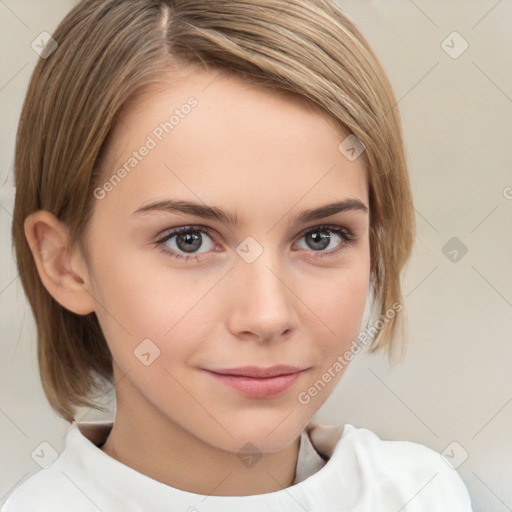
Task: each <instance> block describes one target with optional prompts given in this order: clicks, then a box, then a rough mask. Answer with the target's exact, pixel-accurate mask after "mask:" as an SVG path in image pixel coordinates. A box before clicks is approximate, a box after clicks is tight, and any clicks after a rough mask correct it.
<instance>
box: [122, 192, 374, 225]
mask: <svg viewBox="0 0 512 512" xmlns="http://www.w3.org/2000/svg"><path fill="white" fill-rule="evenodd" d="M153 211H157V212H169V213H176V212H180V213H185V214H189V215H195V216H196V217H201V218H203V219H210V220H217V221H220V222H222V223H224V224H228V225H230V226H236V225H238V224H239V223H240V218H239V217H238V214H237V213H236V212H229V211H224V210H222V209H220V208H217V207H215V206H207V205H204V204H199V203H194V202H190V201H180V200H173V199H166V200H162V201H156V202H153V203H150V204H148V205H146V206H142V207H140V208H139V209H137V210H135V211H134V212H133V213H132V214H131V216H137V215H141V214H145V213H148V212H153ZM345 211H363V212H366V213H368V207H367V206H366V205H365V204H364V203H363V202H362V201H360V200H359V199H355V198H348V199H344V200H342V201H336V202H334V203H329V204H325V205H322V206H320V207H318V208H313V209H310V210H304V211H302V212H301V213H300V214H299V215H298V216H297V217H296V218H295V221H296V222H298V223H305V222H309V221H313V220H319V219H323V218H324V217H329V216H331V215H335V214H336V213H340V212H345Z"/></svg>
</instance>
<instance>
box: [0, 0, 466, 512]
mask: <svg viewBox="0 0 512 512" xmlns="http://www.w3.org/2000/svg"><path fill="white" fill-rule="evenodd" d="M52 37H53V40H54V41H51V40H50V41H49V42H48V44H47V45H46V47H45V53H44V54H43V55H42V58H41V60H40V61H39V62H38V64H37V66H36V69H35V71H34V73H33V76H32V80H31V83H30V86H29V89H28V92H27V96H26V101H25V104H24V107H23V111H22V115H21V119H20V125H19V131H18V136H17V146H16V155H15V178H16V201H15V208H14V221H13V230H12V234H13V240H14V244H15V249H16V257H17V264H18V269H19V273H20V277H21V279H22V282H23V286H24V289H25V291H26V294H27V296H28V299H29V301H30V304H31V307H32V310H33V313H34V317H35V320H36V324H37V329H38V355H39V364H40V370H41V378H42V382H43V385H44V390H45V392H46V395H47V397H48V400H49V402H50V404H51V405H52V406H53V408H54V409H55V411H57V413H58V414H59V415H61V416H62V417H63V418H65V419H66V420H68V421H69V422H70V423H71V427H70V429H69V431H68V433H67V437H66V445H65V449H64V451H63V452H62V453H61V454H60V455H59V457H58V458H57V459H56V460H55V461H53V463H51V464H50V465H49V466H48V467H47V468H45V469H44V470H41V471H40V472H38V473H36V474H35V475H33V476H31V477H30V478H29V479H28V480H26V481H25V482H23V483H22V484H21V485H20V486H19V487H18V488H17V489H15V490H14V491H13V493H12V494H11V495H10V496H9V497H8V499H7V501H6V503H5V504H4V506H3V508H2V510H3V511H4V512H11V511H13V512H14V511H21V510H31V511H34V512H35V511H43V510H48V511H50V510H51V511H53V512H55V511H57V510H66V511H69V510H73V511H92V510H101V511H103V512H109V511H123V512H128V511H136V510H144V511H152V512H153V511H164V510H165V511H175V510H176V511H178V510H180V511H184V510H188V511H201V512H203V511H213V510H216V511H220V510H222V511H235V510H236V511H239V510H245V511H249V510H253V511H263V510H276V511H284V510H289V511H291V510H297V511H299V510H315V511H316V510H317V511H327V510H329V511H331V510H343V511H356V510H357V511H363V510H364V511H369V510H378V511H380V512H385V511H397V510H401V511H413V510H414V511H420V510H421V511H426V510H429V511H431V512H433V511H450V512H455V511H460V512H463V511H464V512H467V511H470V510H471V504H470V499H469V496H468V493H467V490H466V488H465V486H464V483H463V482H462V480H461V478H460V477H459V476H458V474H457V472H456V471H455V469H453V468H452V467H451V466H450V465H449V464H448V463H447V462H446V461H445V460H443V459H442V457H441V456H440V454H438V453H437V452H435V451H433V450H431V449H430V448H427V447H426V446H423V445H420V444H417V443H413V442H407V441H384V440H381V439H379V437H378V436H377V435H376V434H374V433H373V432H371V431H370V430H368V429H365V428H363V427H355V426H353V425H351V424H345V425H332V426H328V425H315V424H313V423H311V418H312V417H313V415H314V414H315V413H316V411H317V410H318V409H319V408H320V406H321V405H322V404H323V403H324V402H325V400H326V399H327V398H328V396H329V395H330V393H331V392H332V390H333V388H334V387H335V385H336V384H337V382H338V381H339V380H340V378H341V376H342V374H343V372H344V370H345V368H346V366H347V364H348V363H349V362H350V360H351V359H352V357H353V355H354V354H355V353H357V352H358V351H359V350H360V349H361V345H362V344H368V345H369V348H370V350H371V351H372V352H373V351H376V350H386V351H387V352H388V354H389V355H391V353H392V348H393V346H396V343H397V342H396V341H395V340H396V336H395V334H396V331H397V327H398V326H399V325H402V326H405V323H404V320H403V318H402V317H403V315H404V313H403V312H402V309H403V304H402V296H401V291H400V273H401V270H402V268H403V266H404V264H405V263H406V262H407V260H408V258H409V256H410V253H411V247H412V244H413V240H414V215H413V207H412V197H411V190H410V185H409V178H408V171H407V165H406V160H405V157H404V149H403V141H402V134H401V126H400V115H399V112H398V109H397V107H396V99H395V97H394V94H393V92H392V89H391V87H390V84H389V81H388V79H387V77H386V75H385V73H384V71H383V69H382V67H381V65H380V63H379V61H378V59H377V57H376V56H375V54H374V52H373V51H372V50H371V48H370V47H369V45H368V43H367V42H366V40H365V39H364V37H363V36H362V34H361V33H360V32H359V31H358V29H357V28H356V27H355V26H354V24H353V23H352V22H351V21H350V19H349V18H348V17H347V16H346V15H345V14H344V13H343V12H342V10H341V9H340V8H339V7H338V6H337V5H336V4H335V3H334V2H330V1H328V0H294V1H291V2H290V1H287V0H241V1H240V0H237V1H224V0H208V1H207V0H188V1H186V0H128V1H126V0H125V1H122V2H121V1H119V0H84V1H81V2H79V3H78V4H77V5H76V6H75V7H74V8H73V9H72V10H71V12H70V13H69V14H68V15H67V16H66V17H65V19H64V20H63V21H62V22H61V24H60V25H59V27H58V28H57V30H56V31H55V33H54V34H53V36H52ZM369 298H371V299H372V301H373V302H374V303H375V304H376V305H377V307H376V314H375V315H374V317H373V318H371V320H370V321H369V323H368V325H367V326H366V328H367V329H369V330H370V333H371V336H370V338H368V336H367V335H366V334H367V333H366V332H365V331H363V332H361V327H362V325H361V324H362V320H363V315H364V312H365V306H366V304H367V299H369ZM109 382H110V383H111V384H112V385H114V386H115V396H116V411H115V418H114V420H113V421H112V422H106V423H105V422H103V423H93V424H85V423H80V422H77V421H76V420H75V416H76V408H77V407H79V406H91V407H95V406H97V402H96V400H97V398H98V396H99V395H100V394H101V393H102V392H105V389H106V387H105V386H104V384H107V385H108V383H109Z"/></svg>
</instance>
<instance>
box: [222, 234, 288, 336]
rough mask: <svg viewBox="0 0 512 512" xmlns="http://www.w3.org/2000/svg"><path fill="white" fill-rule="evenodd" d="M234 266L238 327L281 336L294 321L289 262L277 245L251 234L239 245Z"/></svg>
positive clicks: (242, 329) (234, 299) (267, 334)
mask: <svg viewBox="0 0 512 512" xmlns="http://www.w3.org/2000/svg"><path fill="white" fill-rule="evenodd" d="M236 252H237V254H238V256H239V259H238V260H237V261H236V263H235V267H234V269H233V274H232V275H233V278H234V279H235V286H234V287H233V288H234V289H235V290H236V291H235V296H234V297H233V308H234V309H233V311H234V313H235V314H234V316H233V318H235V319H236V321H235V324H236V327H235V330H239V331H252V332H253V333H256V334H258V335H260V336H261V337H272V336H278V335H280V334H281V333H282V332H283V331H285V330H287V329H289V328H290V327H291V326H292V324H293V305H292V304H291V300H292V299H293V294H292V293H291V291H290V289H289V286H290V285H289V284H288V283H287V275H286V274H287V273H286V271H285V270H284V269H285V268H286V263H285V262H284V259H283V255H282V254H280V252H279V250H278V248H276V247H269V246H267V247H263V245H261V244H260V243H259V242H258V241H256V240H255V239H254V238H252V237H247V238H246V239H245V240H244V241H243V242H242V243H241V244H239V246H238V247H237V249H236Z"/></svg>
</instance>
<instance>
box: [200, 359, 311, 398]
mask: <svg viewBox="0 0 512 512" xmlns="http://www.w3.org/2000/svg"><path fill="white" fill-rule="evenodd" d="M305 370H306V369H305V368H304V369H303V368H299V367H296V366H288V365H278V366H272V367H270V368H261V367H257V366H244V367H241V368H227V369H220V370H206V371H207V372H208V373H209V374H210V375H211V376H212V377H213V378H214V379H216V380H217V381H218V382H221V383H223V384H224V385H227V386H229V387H231V388H233V389H236V390H237V391H238V392H240V393H242V394H243V395H245V396H247V397H251V398H272V397H275V396H279V395H281V394H282V393H284V392H285V391H286V390H287V389H289V388H290V387H291V386H292V385H293V384H294V383H295V382H296V381H297V380H298V379H299V378H300V376H301V375H302V374H303V373H304V371H305Z"/></svg>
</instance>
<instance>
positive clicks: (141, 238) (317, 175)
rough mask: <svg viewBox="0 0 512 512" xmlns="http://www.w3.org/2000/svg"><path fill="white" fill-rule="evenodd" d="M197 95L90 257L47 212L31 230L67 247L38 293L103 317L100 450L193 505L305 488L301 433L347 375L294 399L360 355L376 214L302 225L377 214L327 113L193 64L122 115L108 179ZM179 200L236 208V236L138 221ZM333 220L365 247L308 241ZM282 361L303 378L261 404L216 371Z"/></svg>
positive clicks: (190, 219)
mask: <svg viewBox="0 0 512 512" xmlns="http://www.w3.org/2000/svg"><path fill="white" fill-rule="evenodd" d="M190 96H194V97H195V98H196V99H197V101H198V105H197V106H196V107H195V108H193V109H192V110H191V112H190V114H188V115H187V116H185V117H184V118H183V119H180V123H179V125H177V126H176V127H175V128H174V130H173V131H172V132H171V133H169V134H167V135H165V137H164V138H163V140H162V141H161V142H159V143H158V145H157V147H156V148H154V149H152V150H151V151H150V152H149V154H148V155H147V156H146V157H144V158H143V159H142V161H140V162H139V163H138V165H137V166H136V167H135V168H134V169H133V170H132V171H131V172H130V173H129V174H128V175H127V176H126V177H124V178H123V180H122V181H121V183H119V184H117V186H116V187H114V188H113V190H111V191H110V192H109V193H108V194H106V196H105V197H104V198H103V199H101V200H99V199H94V198H93V199H92V200H93V201H94V203H95V204H94V213H93V217H92V220H91V223H90V225H89V229H88V231H87V237H86V247H87V251H86V253H83V254H82V253H80V252H79V251H78V250H75V251H71V250H70V249H69V247H68V245H67V241H68V238H67V235H68V231H67V228H66V226H65V225H64V224H63V223H61V222H60V221H59V220H58V219H56V218H55V217H54V216H53V215H52V214H51V213H49V212H47V211H39V212H36V213H34V214H32V215H31V216H29V217H28V218H27V219H26V222H25V233H26V237H27V240H28V242H29V244H30V246H31V247H33V250H34V248H35V247H37V246H38V245H37V244H40V245H39V247H43V248H44V245H45V243H48V242H47V240H51V241H52V243H53V244H54V245H55V246H57V247H58V251H57V253H56V254H55V256H53V257H52V258H50V259H49V260H47V261H42V260H41V259H40V258H38V257H35V261H36V264H37V267H38V271H39V274H40V276H41V279H42V282H43V283H44V285H45V287H46V288H47V289H48V291H49V292H50V293H51V294H52V296H53V297H54V298H55V299H56V300H57V301H58V302H59V303H60V304H61V305H63V306H64V307H65V308H67V309H69V310H70V311H73V312H75V313H77V314H88V313H90V312H92V311H94V312H95V313H96V315H97V317H98V320H99V322H100V325H101V327H102V329H103V332H104V333H105V337H106V339H107V341H108V345H109V348H110V350H111V352H112V355H113V359H114V376H115V380H116V398H117V409H116V413H115V419H114V426H113V429H112V432H111V434H110V436H109V437H108V439H107V441H106V443H105V444H104V445H103V446H102V447H101V449H102V450H103V451H104V452H105V453H106V454H108V455H110V456H111V457H114V458H115V459H117V460H119V461H120V462H122V463H124V464H126V465H128V466H130V467H132V468H134V469H135V470H137V471H139V472H141V473H143V474H145V475H148V476H150V477H152V478H154V479H156V480H159V481H161V482H163V483H165V484H168V485H170V486H173V487H176V488H179V489H183V490H186V491H189V492H195V493H199V494H212V495H218V496H229V495H232V496H241V495H251V494H261V493H268V492H273V491H277V490H279V489H281V488H283V487H288V486H290V485H291V483H292V482H293V480H294V478H295V467H296V463H297V456H298V449H299V436H300V433H301V431H302V429H303V428H304V427H305V426H306V425H307V424H308V423H309V421H310V420H311V418H312V416H313V415H314V414H315V412H316V411H317V410H318V409H319V408H320V406H321V405H322V404H323V403H324V402H325V400H326V399H327V398H328V396H329V395H330V393H331V392H332V390H333V389H334V387H335V385H336V383H337V382H338V381H339V379H340V378H341V376H342V374H343V371H339V372H338V373H336V377H335V378H333V379H332V380H331V381H330V382H329V383H328V384H326V385H325V388H324V389H323V390H322V391H321V392H319V393H318V394H317V396H315V397H313V398H311V400H310V401H309V402H308V403H307V404H302V403H300V402H299V401H298V398H297V397H298V394H299V393H300V392H301V391H305V390H307V389H308V388H309V387H310V386H312V385H313V384H314V383H315V382H316V381H318V379H320V378H321V376H322V374H323V373H324V372H325V371H326V370H327V369H328V368H329V367H332V365H333V363H334V362H335V361H336V358H337V357H338V356H339V355H340V354H343V353H344V352H345V350H347V349H350V348H351V346H352V342H353V341H354V340H355V338H356V337H357V334H358V333H359V330H360V327H361V321H362V318H363V313H364V308H365V303H366V298H367V295H368V290H369V277H370V252H369V238H368V228H369V214H368V212H365V211H362V210H348V211H344V212H340V213H337V214H335V215H331V216H329V217H325V218H323V219H320V220H313V221H309V222H306V223H300V222H299V223H297V222H296V221H295V220H294V219H295V218H296V217H297V215H298V214H299V213H300V212H301V211H303V210H306V209H311V208H317V207H319V206H322V205H324V204H326V203H331V202H334V201H338V200H343V199H347V198H357V199H359V200H360V201H361V202H363V203H364V204H365V205H366V206H367V207H369V203H368V192H367V181H366V177H365V173H364V169H363V164H362V162H361V159H360V158H358V159H356V160H355V161H349V160H348V159H347V158H345V156H344V155H343V154H342V153H341V152H340V151H339V150H338V145H339V144H340V142H341V141H342V140H343V139H344V138H345V137H346V136H347V135H348V132H345V131H343V130H341V129H340V128H339V127H337V126H336V124H335V123H334V120H333V119H332V118H330V117H329V115H327V114H326V113H325V112H324V111H322V110H320V109H319V108H318V107H317V106H316V105H314V104H312V103H310V102H308V101H307V100H305V99H303V98H299V97H297V96H294V95H292V94H291V93H287V92H283V91H277V90H270V89H266V88H262V87H261V86H258V85H255V84H251V83H250V82H248V81H244V80H241V79H240V78H236V77H233V76H229V75H224V74H221V75H218V74H217V73H214V72H209V71H204V70H201V69H198V68H195V67H192V66H191V67H181V68H179V70H178V71H177V70H174V73H173V75H172V82H171V81H169V84H168V85H167V87H165V88H162V87H161V88H159V89H156V88H155V89H151V90H149V89H148V91H147V92H146V94H145V95H143V96H142V97H140V98H138V99H137V100H136V101H135V102H132V103H131V104H130V105H129V106H128V108H127V109H126V110H125V111H124V112H123V113H122V114H121V115H120V118H121V119H122V123H119V124H118V125H117V127H116V130H115V132H114V137H113V139H112V145H111V147H110V148H109V152H108V159H109V166H108V168H107V170H106V176H107V178H106V179H108V177H110V176H111V175H112V174H113V172H115V170H117V169H118V168H119V166H121V165H122V164H123V163H124V162H125V161H126V160H127V159H128V157H129V156H130V155H131V154H132V152H133V151H135V150H137V149H138V148H140V146H141V145H142V144H144V142H145V141H146V137H147V136H148V135H150V134H151V133H152V131H153V130H154V128H155V126H157V125H159V123H161V122H162V121H164V120H167V119H168V118H169V116H170V115H171V113H172V111H173V110H174V109H175V108H179V107H180V106H181V105H183V104H184V103H186V101H187V98H189V97H190ZM153 138H155V137H153ZM169 198H173V199H181V200H189V201H195V202H199V203H201V204H207V205H209V206H216V207H218V208H222V209H223V210H229V211H232V212H235V211H236V212H237V214H238V217H239V219H240V224H239V225H237V226H230V225H228V224H225V223H223V222H221V221H218V220H210V219H203V218H201V217H197V216H194V215H190V214H183V213H172V212H148V213H146V214H144V215H138V216H137V215H132V213H133V212H134V211H135V210H137V209H138V208H140V207H141V206H143V205H147V204H148V203H151V202H153V201H156V200H163V199H169ZM322 224H329V225H331V226H335V227H336V226H337V227H341V228H345V229H348V230H350V232H351V233H352V235H353V236H354V238H355V240H354V241H353V242H352V243H351V244H348V243H347V242H346V241H345V240H343V239H342V238H340V237H339V236H337V235H335V234H332V235H331V238H330V243H329V245H328V247H327V248H320V249H319V248H318V247H319V246H318V243H317V245H315V244H314V240H313V239H311V237H310V236H307V232H311V230H313V228H317V227H319V226H321V225H322ZM198 225H199V226H203V227H205V228H208V229H209V234H201V233H199V236H202V237H203V238H202V245H200V247H199V248H197V249H195V254H194V253H192V254H191V253H187V252H186V251H185V250H184V247H186V246H185V245H184V244H183V243H181V244H180V245H178V241H177V238H178V237H177V236H175V237H173V238H172V239H170V240H168V241H167V242H166V243H165V246H166V247H167V248H168V249H169V250H170V251H172V250H174V251H176V252H178V253H180V254H182V255H187V254H188V255H189V256H194V255H195V256H197V255H198V253H199V255H200V258H199V260H197V259H191V260H188V261H186V260H183V259H181V260H180V259H176V258H173V257H172V256H171V255H170V254H165V253H163V252H162V251H161V250H159V248H158V247H157V246H156V245H155V242H156V241H157V240H159V239H161V238H163V235H165V234H167V233H168V232H169V230H170V229H172V228H176V227H178V226H198ZM313 232H314V233H325V234H326V235H328V232H326V231H325V229H317V230H316V231H314V230H313ZM305 235H306V236H305ZM248 236H250V237H252V238H253V239H254V240H256V241H257V243H258V244H259V245H260V246H261V247H262V249H263V252H262V253H261V254H260V255H259V257H257V258H256V259H255V261H253V262H252V263H248V262H247V261H245V260H244V259H243V258H242V257H241V256H239V254H238V253H237V252H236V249H237V247H238V246H239V245H240V244H241V242H242V241H244V239H245V238H246V237H248ZM316 236H317V237H318V234H317V235H316ZM328 240H329V239H328ZM339 246H341V247H342V249H341V251H339V252H338V253H334V252H333V251H334V249H336V248H338V247H339ZM329 252H330V253H331V254H330V255H328V253H329ZM322 255H324V257H321V256H322ZM144 339H150V340H152V343H154V346H157V347H158V348H159V350H160V355H159V356H158V357H157V358H156V359H154V361H153V362H152V363H151V364H149V365H147V366H146V365H144V364H142V362H141V361H140V360H139V359H138V358H137V357H135V356H134V350H136V349H137V347H138V346H139V345H140V343H141V342H142V340H144ZM276 364H290V365H296V366H300V367H301V368H307V370H306V371H304V372H303V373H302V374H301V376H300V378H299V379H298V381H296V382H295V383H294V384H293V386H292V387H291V388H289V389H288V390H287V391H286V392H284V393H283V394H281V395H280V396H277V397H274V398H247V397H245V396H242V395H241V394H240V393H239V392H238V391H236V390H233V389H231V388H229V387H227V386H225V385H223V384H222V383H218V382H217V381H216V379H214V378H213V377H212V376H211V375H210V374H209V373H207V372H205V371H204V370H203V369H205V368H210V369H214V368H216V369H219V368H233V367H239V366H246V365H255V366H261V367H269V366H273V365H276ZM249 442H250V443H252V444H253V445H255V446H256V447H257V450H258V451H259V453H260V454H261V455H262V457H261V458H260V459H259V461H258V462H257V463H256V464H254V465H252V466H248V465H246V464H244V463H242V461H241V459H240V458H239V457H238V452H239V451H240V450H241V449H242V447H243V446H244V445H245V444H246V443H249ZM205 461H207V463H205Z"/></svg>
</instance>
